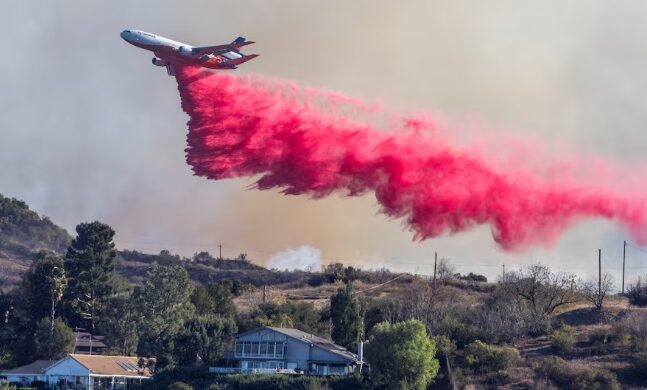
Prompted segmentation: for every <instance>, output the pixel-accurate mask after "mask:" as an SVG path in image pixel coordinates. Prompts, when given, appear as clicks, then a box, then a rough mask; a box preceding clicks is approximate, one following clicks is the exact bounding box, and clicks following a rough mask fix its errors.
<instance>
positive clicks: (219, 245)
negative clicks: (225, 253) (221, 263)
mask: <svg viewBox="0 0 647 390" xmlns="http://www.w3.org/2000/svg"><path fill="white" fill-rule="evenodd" d="M218 250H219V253H218V260H222V244H218Z"/></svg>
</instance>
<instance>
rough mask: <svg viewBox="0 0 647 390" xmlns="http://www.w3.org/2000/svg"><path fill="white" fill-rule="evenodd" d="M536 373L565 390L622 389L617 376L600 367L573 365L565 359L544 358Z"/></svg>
mask: <svg viewBox="0 0 647 390" xmlns="http://www.w3.org/2000/svg"><path fill="white" fill-rule="evenodd" d="M535 370H536V373H537V374H538V375H539V376H540V377H544V378H546V379H548V380H550V381H551V382H552V383H553V384H554V385H555V386H557V387H558V388H560V389H564V390H620V385H619V384H618V380H617V379H616V376H615V375H614V374H613V373H611V372H609V371H607V370H603V369H600V368H591V367H582V366H571V365H569V364H568V363H566V361H564V360H563V359H560V358H558V357H549V358H545V359H543V360H542V361H541V362H540V363H539V365H538V366H537V368H536V369H535Z"/></svg>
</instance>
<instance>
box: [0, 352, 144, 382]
mask: <svg viewBox="0 0 647 390" xmlns="http://www.w3.org/2000/svg"><path fill="white" fill-rule="evenodd" d="M39 362H41V363H39ZM46 362H49V364H48V363H46ZM37 363H38V364H37ZM151 363H152V364H154V360H150V359H143V358H138V357H133V356H104V355H77V354H69V355H67V356H65V357H64V358H62V359H60V360H57V361H53V362H52V361H37V362H34V363H32V364H29V365H27V366H23V367H18V368H14V369H12V370H8V371H5V372H2V373H0V375H2V376H6V377H7V380H8V381H9V382H21V383H31V382H32V381H34V380H40V381H43V382H47V383H48V385H49V387H51V388H55V387H58V388H60V389H72V388H73V389H83V390H103V389H115V390H117V389H129V388H130V387H131V386H132V385H133V384H139V383H141V381H142V380H147V379H150V378H151V377H152V375H153V373H152V370H151V367H150V366H151ZM16 379H19V380H16Z"/></svg>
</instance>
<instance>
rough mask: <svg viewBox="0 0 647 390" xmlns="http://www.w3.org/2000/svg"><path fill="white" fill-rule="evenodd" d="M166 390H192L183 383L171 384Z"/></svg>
mask: <svg viewBox="0 0 647 390" xmlns="http://www.w3.org/2000/svg"><path fill="white" fill-rule="evenodd" d="M167 389H168V390H193V387H192V386H191V385H189V384H188V383H184V382H173V383H171V384H170V385H169V387H167Z"/></svg>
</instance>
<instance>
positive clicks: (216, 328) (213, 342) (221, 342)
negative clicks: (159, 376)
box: [174, 314, 237, 366]
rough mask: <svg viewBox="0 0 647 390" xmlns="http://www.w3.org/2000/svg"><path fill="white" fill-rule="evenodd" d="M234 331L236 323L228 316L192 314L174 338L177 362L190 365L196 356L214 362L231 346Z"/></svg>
mask: <svg viewBox="0 0 647 390" xmlns="http://www.w3.org/2000/svg"><path fill="white" fill-rule="evenodd" d="M236 331H237V328H236V323H235V322H234V320H233V319H232V318H230V317H221V316H217V315H214V314H207V315H194V316H192V317H191V318H189V319H188V320H187V321H186V322H185V324H184V328H183V329H182V331H180V333H179V334H178V335H177V336H176V338H175V342H174V345H175V352H174V355H175V356H176V358H177V359H178V364H180V365H182V366H186V365H191V364H193V363H195V362H196V359H198V358H199V359H200V360H202V361H203V362H204V363H206V364H211V365H214V364H216V362H217V361H218V360H219V359H222V358H223V357H224V355H225V351H227V350H229V349H230V348H231V346H232V344H233V340H234V336H235V335H236Z"/></svg>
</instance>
